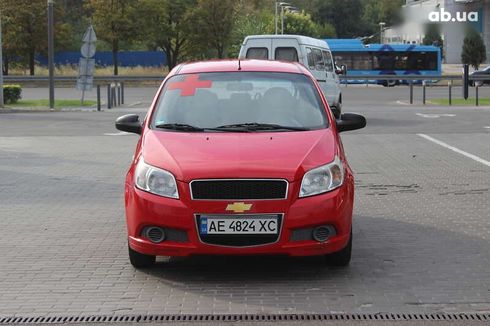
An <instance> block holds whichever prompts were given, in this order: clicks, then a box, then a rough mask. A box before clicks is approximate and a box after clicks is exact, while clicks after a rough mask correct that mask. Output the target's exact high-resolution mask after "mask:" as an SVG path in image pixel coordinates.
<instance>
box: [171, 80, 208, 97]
mask: <svg viewBox="0 0 490 326" xmlns="http://www.w3.org/2000/svg"><path fill="white" fill-rule="evenodd" d="M212 84H213V82H212V81H211V80H199V75H188V76H185V77H184V80H182V81H180V82H173V83H171V84H170V85H168V89H169V90H173V89H180V96H194V94H195V93H196V89H197V88H211V85H212Z"/></svg>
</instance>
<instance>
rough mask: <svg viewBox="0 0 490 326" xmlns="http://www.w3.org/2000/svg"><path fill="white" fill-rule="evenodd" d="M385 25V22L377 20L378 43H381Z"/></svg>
mask: <svg viewBox="0 0 490 326" xmlns="http://www.w3.org/2000/svg"><path fill="white" fill-rule="evenodd" d="M385 25H386V23H385V22H379V43H381V44H383V27H384V26H385Z"/></svg>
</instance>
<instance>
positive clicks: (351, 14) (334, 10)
mask: <svg viewBox="0 0 490 326" xmlns="http://www.w3.org/2000/svg"><path fill="white" fill-rule="evenodd" d="M362 2H363V1H362V0H343V1H341V2H340V3H339V1H338V0H316V7H317V10H316V12H315V13H313V14H314V19H315V21H317V22H318V23H320V24H324V23H329V24H332V25H333V27H334V28H335V31H336V33H337V36H338V37H339V38H352V37H359V36H363V35H365V29H364V27H363V24H362V22H361V17H362V13H363V4H362Z"/></svg>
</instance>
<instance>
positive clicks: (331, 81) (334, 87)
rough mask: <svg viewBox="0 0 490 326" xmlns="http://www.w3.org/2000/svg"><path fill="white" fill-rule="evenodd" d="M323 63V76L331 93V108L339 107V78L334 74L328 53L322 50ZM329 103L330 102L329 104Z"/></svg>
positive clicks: (330, 54) (331, 59)
mask: <svg viewBox="0 0 490 326" xmlns="http://www.w3.org/2000/svg"><path fill="white" fill-rule="evenodd" d="M322 56H323V62H324V63H325V72H326V73H325V76H326V77H327V82H326V84H327V88H328V90H329V92H331V96H332V98H333V100H332V104H331V105H332V106H338V105H339V98H340V78H339V76H338V75H337V73H336V72H335V64H334V61H333V58H332V53H330V51H326V50H322ZM329 103H330V102H329Z"/></svg>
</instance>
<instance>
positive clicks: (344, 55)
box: [333, 52, 352, 68]
mask: <svg viewBox="0 0 490 326" xmlns="http://www.w3.org/2000/svg"><path fill="white" fill-rule="evenodd" d="M333 57H334V59H335V64H336V65H337V66H341V65H345V66H346V67H348V68H351V67H352V54H351V53H349V52H335V53H334V54H333Z"/></svg>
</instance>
